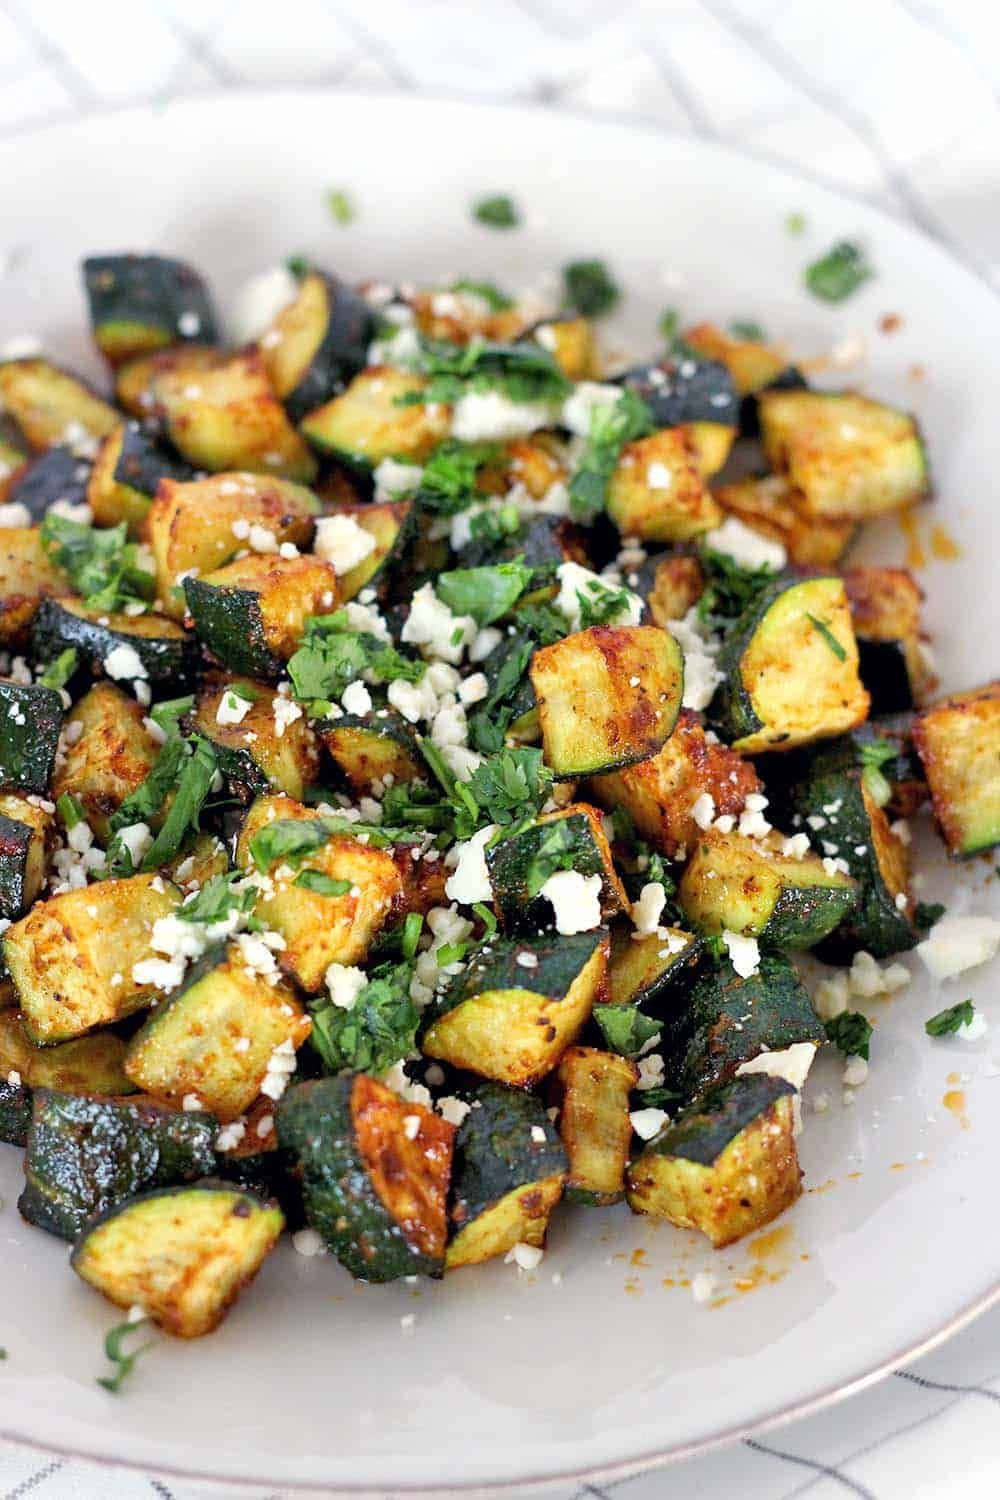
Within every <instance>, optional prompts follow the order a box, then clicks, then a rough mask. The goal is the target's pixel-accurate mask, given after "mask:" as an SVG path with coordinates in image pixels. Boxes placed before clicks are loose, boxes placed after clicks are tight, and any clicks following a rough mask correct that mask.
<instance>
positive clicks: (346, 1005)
mask: <svg viewBox="0 0 1000 1500" xmlns="http://www.w3.org/2000/svg"><path fill="white" fill-rule="evenodd" d="M324 983H325V984H326V987H327V989H328V990H329V992H330V999H331V1000H332V1001H333V1003H334V1005H338V1006H340V1008H341V1010H353V1008H354V1003H355V1001H356V1000H357V998H358V996H359V995H360V994H361V991H362V990H363V989H364V987H365V985H366V984H367V983H368V976H367V974H366V973H365V971H364V969H359V968H356V967H355V966H354V965H353V964H336V963H335V964H330V965H329V967H328V968H327V971H326V975H325V976H324Z"/></svg>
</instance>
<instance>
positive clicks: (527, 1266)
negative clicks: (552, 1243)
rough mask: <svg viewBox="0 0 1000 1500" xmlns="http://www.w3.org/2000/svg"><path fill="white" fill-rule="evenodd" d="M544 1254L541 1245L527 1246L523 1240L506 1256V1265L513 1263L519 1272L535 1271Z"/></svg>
mask: <svg viewBox="0 0 1000 1500" xmlns="http://www.w3.org/2000/svg"><path fill="white" fill-rule="evenodd" d="M544 1254H545V1251H544V1250H543V1249H542V1247H541V1245H526V1244H525V1243H524V1241H523V1240H518V1242H517V1244H516V1245H512V1246H511V1248H510V1249H509V1250H508V1251H507V1254H506V1255H505V1256H504V1258H503V1259H504V1265H510V1263H511V1262H513V1263H514V1265H516V1266H517V1269H518V1270H519V1271H534V1270H535V1268H536V1267H537V1266H538V1265H539V1264H540V1263H541V1259H542V1256H543V1255H544Z"/></svg>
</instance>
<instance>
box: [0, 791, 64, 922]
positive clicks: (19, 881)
mask: <svg viewBox="0 0 1000 1500" xmlns="http://www.w3.org/2000/svg"><path fill="white" fill-rule="evenodd" d="M52 833H53V821H52V814H51V813H50V812H47V811H46V810H45V807H44V806H42V807H40V806H39V805H38V802H37V801H36V802H32V801H30V800H29V799H28V798H27V797H20V796H18V795H17V793H15V792H2V793H0V917H7V918H8V919H9V920H13V919H14V918H16V917H20V916H23V914H24V913H25V912H26V911H27V910H28V907H29V906H30V905H31V903H32V902H33V901H34V899H35V897H36V896H37V895H38V894H39V892H40V891H41V889H42V886H43V884H44V882H45V871H46V866H47V863H48V850H49V845H50V843H51V840H52Z"/></svg>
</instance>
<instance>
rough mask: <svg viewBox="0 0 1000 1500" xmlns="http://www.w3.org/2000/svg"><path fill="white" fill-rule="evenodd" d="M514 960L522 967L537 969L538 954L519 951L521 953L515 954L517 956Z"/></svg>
mask: <svg viewBox="0 0 1000 1500" xmlns="http://www.w3.org/2000/svg"><path fill="white" fill-rule="evenodd" d="M514 961H515V963H517V964H519V965H520V966H521V968H522V969H537V968H538V954H537V953H527V952H521V953H519V954H518V955H517V958H516V959H515V960H514Z"/></svg>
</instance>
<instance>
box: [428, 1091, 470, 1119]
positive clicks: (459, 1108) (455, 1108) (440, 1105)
mask: <svg viewBox="0 0 1000 1500" xmlns="http://www.w3.org/2000/svg"><path fill="white" fill-rule="evenodd" d="M471 1108H472V1106H471V1104H466V1102H465V1100H464V1099H456V1098H455V1096H454V1094H446V1095H445V1096H444V1098H443V1099H439V1100H438V1102H437V1112H438V1114H439V1115H440V1116H441V1118H442V1120H447V1121H448V1123H449V1125H461V1123H462V1121H463V1120H464V1119H465V1117H466V1115H467V1114H468V1113H469V1110H470V1109H471Z"/></svg>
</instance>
